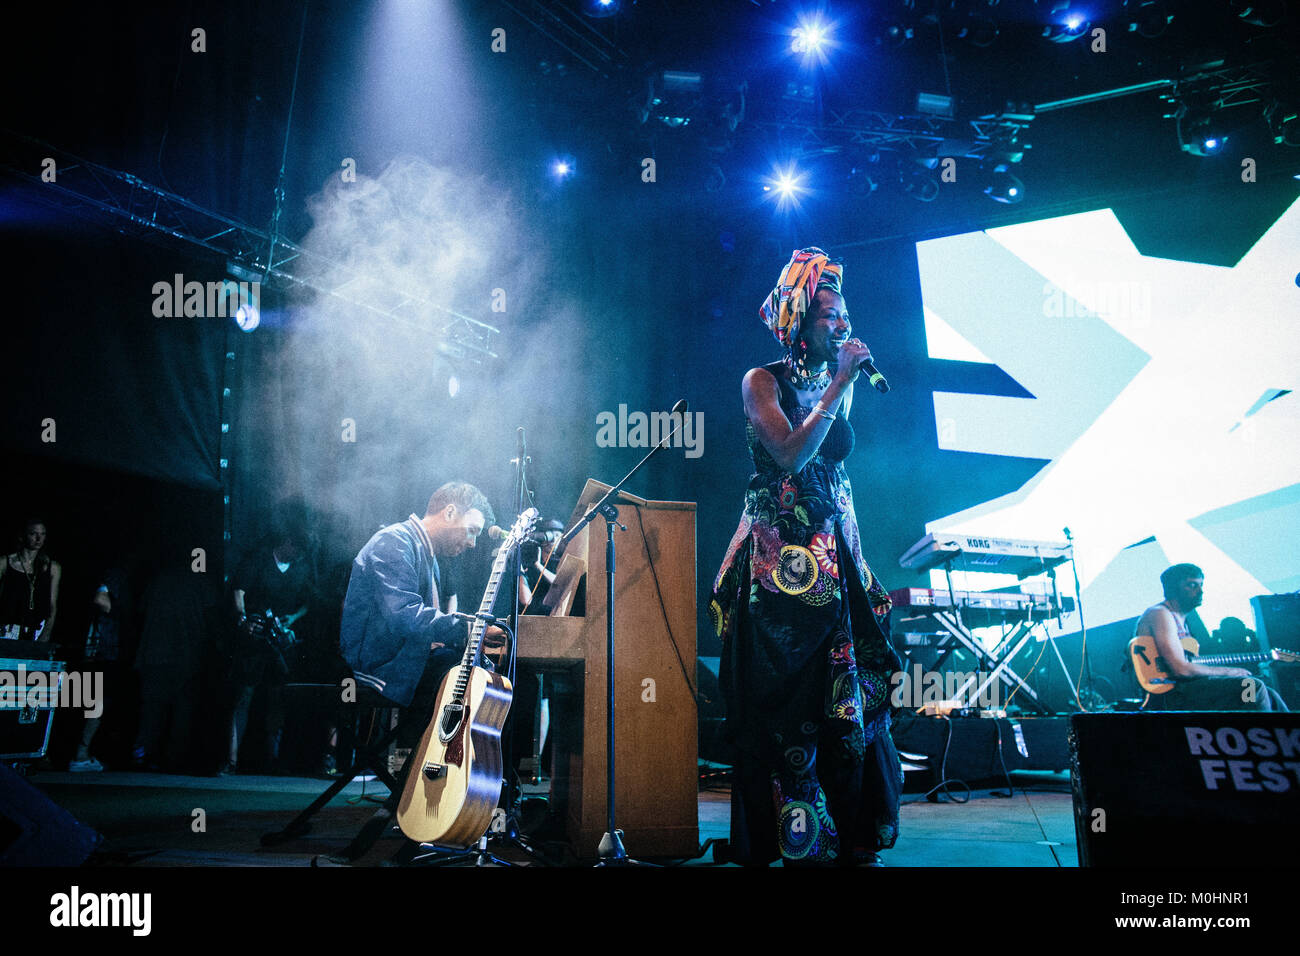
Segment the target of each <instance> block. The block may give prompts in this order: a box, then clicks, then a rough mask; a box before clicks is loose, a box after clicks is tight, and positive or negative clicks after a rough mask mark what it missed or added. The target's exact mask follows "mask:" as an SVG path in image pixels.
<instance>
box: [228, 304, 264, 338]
mask: <svg viewBox="0 0 1300 956" xmlns="http://www.w3.org/2000/svg"><path fill="white" fill-rule="evenodd" d="M234 318H235V324H236V325H237V326H239V328H240V329H241V330H242V331H244V332H251V331H253V330H254V329H255V328H257V327H258V326H259V325H261V324H262V312H261V310H260V309H258V307H257V306H255V305H253V304H252V303H251V302H246V303H244V304H243V305H241V306H240V307H239V308H238V309H236V310H235V316H234Z"/></svg>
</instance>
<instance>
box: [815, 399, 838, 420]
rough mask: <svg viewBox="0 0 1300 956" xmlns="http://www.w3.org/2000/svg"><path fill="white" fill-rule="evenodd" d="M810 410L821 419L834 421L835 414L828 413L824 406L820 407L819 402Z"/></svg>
mask: <svg viewBox="0 0 1300 956" xmlns="http://www.w3.org/2000/svg"><path fill="white" fill-rule="evenodd" d="M812 410H813V413H814V414H816V415H820V416H821V417H822V418H825V419H828V420H830V421H832V422H833V421H835V413H834V412H831V411H828V410H827V409H826V408H825V406H823V405H822V403H821V402H818V403H817V404H816V405H814V406H813V409H812Z"/></svg>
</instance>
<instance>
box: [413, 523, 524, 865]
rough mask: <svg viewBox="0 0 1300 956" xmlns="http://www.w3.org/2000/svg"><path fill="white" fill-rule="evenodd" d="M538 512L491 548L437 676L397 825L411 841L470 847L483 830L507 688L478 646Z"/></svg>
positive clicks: (495, 779) (495, 777)
mask: <svg viewBox="0 0 1300 956" xmlns="http://www.w3.org/2000/svg"><path fill="white" fill-rule="evenodd" d="M537 518H538V511H537V509H536V508H529V509H528V510H527V511H525V512H524V513H523V514H521V515H520V516H519V518H518V519H517V520H516V521H515V524H514V527H512V528H511V529H510V534H509V535H508V536H507V537H506V540H505V541H504V542H503V543H502V545H501V549H500V550H499V551H498V552H497V556H496V560H495V561H494V562H493V563H492V576H491V577H490V578H489V579H488V586H487V590H486V591H484V593H483V603H482V604H480V605H479V613H478V614H477V615H476V616H475V618H474V624H473V626H472V628H471V629H470V637H469V641H468V643H467V644H466V645H465V654H464V656H463V657H462V658H461V662H460V666H458V667H456V668H453V669H452V670H450V671H448V672H447V676H446V677H444V678H443V680H442V686H441V688H439V690H438V703H437V706H436V707H435V708H434V711H433V719H432V720H431V721H430V722H429V726H428V727H427V728H426V729H425V731H424V737H423V738H422V739H421V740H420V745H419V748H418V749H417V750H416V751H415V753H414V754H412V756H411V763H410V768H411V769H410V772H409V773H408V774H407V777H406V785H405V786H404V787H403V788H402V800H401V803H399V804H398V806H397V824H398V826H399V827H401V829H402V832H403V833H404V834H406V835H407V836H408V837H409V838H411V839H412V840H414V841H416V842H417V843H434V844H438V845H439V846H447V847H457V848H464V847H468V846H470V845H471V844H473V843H474V842H475V841H477V840H478V838H479V837H480V836H482V835H483V834H484V833H485V832H486V831H487V828H488V825H489V824H490V823H491V822H492V812H493V811H494V810H495V809H496V806H497V803H498V801H500V799H501V784H502V771H503V767H502V756H501V728H502V727H503V726H504V724H505V721H506V715H507V714H509V713H510V701H511V697H512V694H513V688H512V687H511V686H510V681H509V680H507V679H506V678H505V677H503V676H502V675H500V674H497V673H494V672H492V671H490V670H488V669H487V668H486V667H484V666H482V656H481V647H482V641H483V632H484V630H485V629H486V627H487V621H488V620H490V619H491V612H492V605H493V603H494V602H495V600H496V596H497V589H498V588H499V587H500V585H501V578H502V576H503V575H504V573H505V568H506V562H507V561H508V560H509V558H510V554H511V552H512V551H513V549H514V546H515V544H516V543H517V542H519V541H521V540H523V539H524V538H525V537H527V535H528V534H529V532H531V531H532V529H533V525H535V524H536V523H537Z"/></svg>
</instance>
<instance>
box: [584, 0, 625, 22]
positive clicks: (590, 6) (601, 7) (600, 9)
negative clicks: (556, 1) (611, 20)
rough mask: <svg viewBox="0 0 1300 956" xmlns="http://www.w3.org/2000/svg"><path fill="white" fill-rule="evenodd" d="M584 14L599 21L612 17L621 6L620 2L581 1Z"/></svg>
mask: <svg viewBox="0 0 1300 956" xmlns="http://www.w3.org/2000/svg"><path fill="white" fill-rule="evenodd" d="M581 5H582V12H583V13H584V14H585V15H586V16H589V17H594V18H596V19H599V18H601V17H612V16H613V15H614V14H616V13H618V8H619V7H620V6H621V4H620V3H619V0H581Z"/></svg>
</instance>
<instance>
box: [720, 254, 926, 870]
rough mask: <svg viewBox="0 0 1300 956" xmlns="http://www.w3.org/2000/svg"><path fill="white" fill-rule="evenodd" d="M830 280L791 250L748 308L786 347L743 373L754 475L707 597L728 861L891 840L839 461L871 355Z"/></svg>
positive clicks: (859, 567)
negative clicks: (729, 762)
mask: <svg viewBox="0 0 1300 956" xmlns="http://www.w3.org/2000/svg"><path fill="white" fill-rule="evenodd" d="M842 278H843V266H842V264H841V263H840V262H839V261H838V260H831V259H829V258H828V257H827V256H826V254H825V253H824V252H822V250H820V249H818V248H815V247H814V248H808V249H802V250H799V251H797V252H795V253H794V255H793V257H792V258H791V259H790V261H789V263H787V264H786V266H785V268H784V269H783V270H782V272H781V276H780V279H779V280H778V282H777V285H776V288H775V289H773V290H772V293H771V294H770V295H769V296H768V298H767V300H766V301H765V302H764V303H763V307H762V310H761V314H762V317H763V320H764V322H765V323H766V325H767V327H768V329H769V330H770V331H771V332H772V334H773V335H774V336H775V337H776V339H777V341H778V342H780V344H781V345H782V346H783V347H784V348H785V349H786V355H785V357H784V358H783V359H782V360H781V361H778V362H773V363H771V364H769V365H764V366H762V367H760V368H755V369H751V370H750V371H749V372H748V373H747V374H746V375H745V378H744V381H743V382H742V383H741V395H742V397H743V398H744V405H745V417H746V420H747V424H746V434H747V437H748V441H749V450H750V454H751V455H752V457H753V460H754V475H753V477H752V478H751V479H750V482H749V489H748V491H747V492H746V494H745V509H744V512H743V514H742V515H741V519H740V527H739V528H738V529H737V531H736V534H735V536H734V537H733V538H732V540H731V545H730V547H729V548H728V549H727V554H726V557H725V558H724V559H723V562H722V568H721V570H720V571H719V572H718V577H717V580H716V582H715V584H714V594H713V601H712V603H711V605H710V613H711V615H712V617H713V623H714V626H715V628H716V629H717V632H718V635H719V636H720V637H721V638H722V642H723V650H722V667H721V675H720V676H721V684H722V692H723V696H724V698H725V700H726V704H727V732H728V737H729V738H730V740H731V741H732V743H733V744H734V745H735V747H736V749H737V757H736V767H735V780H734V783H733V786H732V811H731V839H732V844H733V855H734V857H735V858H736V860H737V861H738V862H741V863H747V864H754V865H766V864H767V863H769V862H771V861H772V860H775V859H777V858H778V856H779V857H780V858H781V859H782V860H783V862H784V863H785V864H786V865H800V864H803V865H817V864H821V865H827V864H838V865H854V864H863V863H866V864H879V857H878V855H877V854H876V851H877V850H881V849H887V848H889V847H891V846H893V845H894V841H895V839H896V838H897V834H898V799H899V793H900V792H901V790H902V771H901V769H900V767H899V762H898V753H897V751H895V749H894V744H893V741H892V739H891V738H890V735H889V697H890V694H889V691H890V686H891V685H890V676H891V675H892V674H893V673H894V672H895V671H897V670H898V668H899V663H898V658H897V656H896V655H895V654H894V651H893V649H892V648H891V646H890V644H889V641H888V639H887V638H886V635H885V632H884V630H883V629H882V627H881V619H883V618H884V617H885V615H887V614H888V612H889V596H888V593H887V592H886V590H885V588H884V586H883V585H881V583H880V582H879V581H878V580H877V579H876V577H875V576H874V575H873V574H872V573H871V569H870V568H869V567H868V566H867V563H866V561H865V560H863V557H862V547H861V542H860V539H859V535H858V523H857V519H856V517H855V516H854V511H853V493H852V490H851V489H850V487H849V480H848V476H847V475H846V474H845V471H844V465H843V462H844V460H845V459H846V458H847V457H848V456H849V454H850V453H851V452H852V451H853V443H854V433H853V426H852V425H850V424H849V420H848V412H849V407H850V405H851V404H852V401H853V382H854V380H855V379H856V378H857V375H858V371H859V367H860V366H861V364H862V363H863V362H867V361H870V359H871V351H870V349H868V348H867V347H866V345H864V344H863V343H862V342H860V341H858V340H857V339H855V338H852V337H851V335H852V328H851V326H850V325H849V316H848V309H847V308H846V306H845V304H844V299H843V297H842V296H841V294H840V286H841V281H842Z"/></svg>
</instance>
